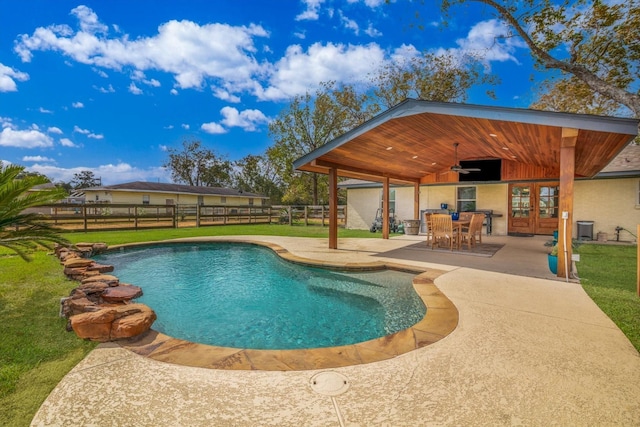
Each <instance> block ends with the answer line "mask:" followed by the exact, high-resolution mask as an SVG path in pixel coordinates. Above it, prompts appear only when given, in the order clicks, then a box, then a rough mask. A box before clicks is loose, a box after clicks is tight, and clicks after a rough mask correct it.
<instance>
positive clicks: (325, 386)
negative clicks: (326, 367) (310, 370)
mask: <svg viewBox="0 0 640 427" xmlns="http://www.w3.org/2000/svg"><path fill="white" fill-rule="evenodd" d="M310 385H311V389H312V390H313V391H315V392H316V393H318V394H322V395H325V396H338V395H339V394H342V393H344V392H346V391H347V390H349V381H348V380H347V377H345V376H344V375H342V374H339V373H337V372H333V371H326V372H320V373H319V374H315V375H314V376H313V377H311V381H310Z"/></svg>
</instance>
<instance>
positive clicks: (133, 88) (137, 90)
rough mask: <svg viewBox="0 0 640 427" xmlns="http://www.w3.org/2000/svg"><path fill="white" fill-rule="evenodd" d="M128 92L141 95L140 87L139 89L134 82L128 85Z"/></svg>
mask: <svg viewBox="0 0 640 427" xmlns="http://www.w3.org/2000/svg"><path fill="white" fill-rule="evenodd" d="M129 92H131V93H132V94H134V95H142V89H140V88H139V87H138V86H136V84H135V83H134V82H131V84H130V85H129Z"/></svg>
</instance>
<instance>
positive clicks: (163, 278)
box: [97, 243, 426, 349]
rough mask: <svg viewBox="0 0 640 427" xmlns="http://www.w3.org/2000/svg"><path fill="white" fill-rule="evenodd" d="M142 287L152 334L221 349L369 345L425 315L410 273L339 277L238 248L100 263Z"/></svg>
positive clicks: (155, 251)
mask: <svg viewBox="0 0 640 427" xmlns="http://www.w3.org/2000/svg"><path fill="white" fill-rule="evenodd" d="M97 260H98V261H100V262H104V263H108V264H112V265H114V266H115V268H116V274H117V276H118V277H119V278H120V281H121V282H125V283H131V284H135V285H138V286H141V287H142V288H143V291H144V295H143V296H142V297H141V298H140V299H139V301H140V302H142V303H145V304H147V305H149V306H150V307H151V308H153V310H154V311H156V314H157V315H158V320H157V321H156V323H155V324H154V329H155V330H158V331H160V332H162V333H165V334H167V335H170V336H173V337H175V338H180V339H184V340H188V341H192V342H198V343H203V344H211V345H216V346H224V347H236V348H253V349H302V348H317V347H331V346H340V345H347V344H353V343H358V342H363V341H367V340H370V339H373V338H378V337H381V336H385V335H389V334H392V333H394V332H397V331H400V330H403V329H406V328H408V327H410V326H412V325H413V324H415V323H416V322H418V321H419V320H420V319H422V318H423V317H424V315H425V310H426V308H425V306H424V304H423V302H422V299H421V298H420V297H419V296H418V295H417V294H416V292H415V291H414V289H413V286H412V278H413V275H412V274H409V273H402V272H397V271H388V270H383V271H375V272H371V271H359V272H343V271H331V270H325V269H320V268H313V267H306V266H301V265H297V264H293V263H290V262H287V261H285V260H282V259H280V257H279V256H278V255H276V254H275V253H274V252H273V251H272V250H270V249H268V248H264V247H261V246H257V245H251V244H243V243H206V244H204V243H203V244H193V243H189V244H172V245H160V246H147V247H142V248H130V249H124V250H122V251H116V252H111V253H108V254H106V255H102V256H100V257H98V258H97Z"/></svg>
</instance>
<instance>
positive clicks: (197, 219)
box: [196, 204, 200, 228]
mask: <svg viewBox="0 0 640 427" xmlns="http://www.w3.org/2000/svg"><path fill="white" fill-rule="evenodd" d="M198 227H200V205H198V204H196V228H198Z"/></svg>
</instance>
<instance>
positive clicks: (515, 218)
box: [507, 182, 560, 235]
mask: <svg viewBox="0 0 640 427" xmlns="http://www.w3.org/2000/svg"><path fill="white" fill-rule="evenodd" d="M509 197H510V203H509V222H508V225H507V226H508V230H507V231H508V232H509V233H518V234H549V235H550V234H553V231H554V230H557V229H558V208H559V202H560V184H559V183H557V182H535V183H518V184H509Z"/></svg>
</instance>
